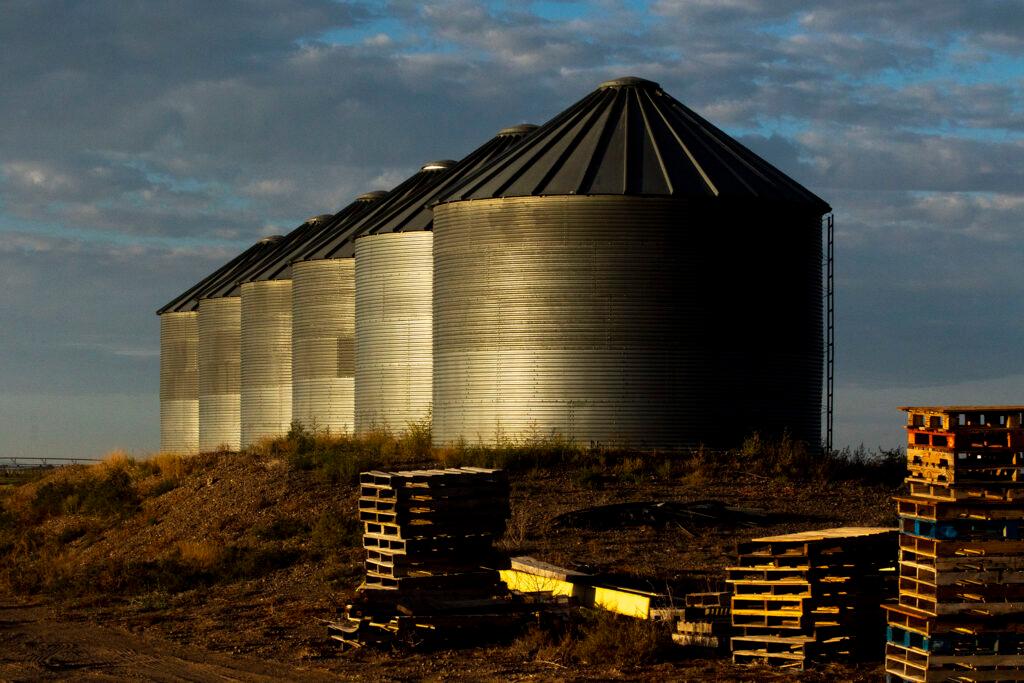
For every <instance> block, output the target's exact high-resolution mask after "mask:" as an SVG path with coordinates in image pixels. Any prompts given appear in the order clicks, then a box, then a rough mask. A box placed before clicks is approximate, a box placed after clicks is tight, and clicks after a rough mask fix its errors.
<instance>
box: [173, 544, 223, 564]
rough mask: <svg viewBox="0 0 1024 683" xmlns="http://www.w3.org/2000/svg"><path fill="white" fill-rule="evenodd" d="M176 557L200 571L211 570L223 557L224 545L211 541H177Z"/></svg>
mask: <svg viewBox="0 0 1024 683" xmlns="http://www.w3.org/2000/svg"><path fill="white" fill-rule="evenodd" d="M177 554H178V559H180V560H181V562H182V563H183V564H186V565H189V566H190V567H193V568H194V569H198V570H200V571H211V570H213V569H214V568H216V567H217V566H218V565H219V564H220V563H221V561H223V559H224V546H223V545H222V544H220V543H214V542H213V541H178V547H177Z"/></svg>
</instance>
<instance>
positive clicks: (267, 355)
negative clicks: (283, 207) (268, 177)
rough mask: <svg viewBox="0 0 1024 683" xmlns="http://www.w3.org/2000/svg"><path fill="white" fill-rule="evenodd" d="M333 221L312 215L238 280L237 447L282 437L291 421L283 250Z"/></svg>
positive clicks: (287, 272)
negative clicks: (239, 396)
mask: <svg viewBox="0 0 1024 683" xmlns="http://www.w3.org/2000/svg"><path fill="white" fill-rule="evenodd" d="M332 220H333V216H331V215H323V216H315V217H313V218H310V219H309V220H307V221H305V222H304V223H303V224H302V225H300V226H299V227H297V228H296V229H295V230H292V231H291V232H290V233H288V235H286V236H285V237H283V238H281V239H280V240H278V241H277V243H276V244H275V246H274V248H273V249H272V250H270V251H268V253H267V254H265V255H264V256H263V257H262V258H261V260H260V262H259V263H258V264H256V265H254V267H253V268H251V269H250V270H249V272H248V273H246V275H245V276H244V277H242V278H240V280H239V284H240V291H241V300H242V301H241V304H242V305H241V308H242V311H241V393H242V403H241V425H242V446H243V447H245V446H251V445H252V444H254V443H255V442H256V441H258V440H259V439H261V438H264V437H276V436H283V435H284V434H286V433H287V432H288V428H289V426H290V425H291V421H292V281H291V262H290V259H289V253H290V252H291V250H292V249H294V247H295V246H296V245H300V244H303V243H305V242H306V241H307V240H309V239H311V238H312V237H313V236H314V235H316V234H317V233H318V232H319V231H320V230H321V229H323V228H324V227H325V226H327V225H328V224H329V223H330V222H331V221H332Z"/></svg>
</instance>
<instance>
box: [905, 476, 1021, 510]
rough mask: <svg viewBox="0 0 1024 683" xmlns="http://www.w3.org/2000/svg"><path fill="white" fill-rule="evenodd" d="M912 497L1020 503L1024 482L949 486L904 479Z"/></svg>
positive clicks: (947, 500) (946, 500) (908, 478)
mask: <svg viewBox="0 0 1024 683" xmlns="http://www.w3.org/2000/svg"><path fill="white" fill-rule="evenodd" d="M904 481H905V482H906V483H907V487H908V489H909V491H910V495H911V496H914V497H917V498H926V499H929V500H934V501H939V502H967V501H971V502H993V503H1018V504H1019V503H1020V502H1021V501H1024V482H1013V483H1012V484H1007V483H1004V484H998V485H997V484H971V485H970V486H966V485H965V486H948V485H945V484H940V483H935V482H929V481H922V480H920V479H914V478H912V477H907V478H906V479H904Z"/></svg>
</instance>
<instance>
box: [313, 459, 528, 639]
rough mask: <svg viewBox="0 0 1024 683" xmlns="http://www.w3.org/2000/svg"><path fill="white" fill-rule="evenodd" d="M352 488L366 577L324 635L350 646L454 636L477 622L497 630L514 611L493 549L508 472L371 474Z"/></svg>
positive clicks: (505, 504) (504, 511) (504, 514)
mask: <svg viewBox="0 0 1024 683" xmlns="http://www.w3.org/2000/svg"><path fill="white" fill-rule="evenodd" d="M359 481H360V497H359V518H360V520H361V521H362V522H363V526H364V532H365V533H364V534H363V546H364V548H365V549H366V579H365V581H364V583H363V585H362V586H360V588H359V591H360V594H359V597H358V598H357V599H356V600H355V601H353V604H351V605H348V606H347V607H346V610H345V615H344V620H342V621H340V622H337V623H332V624H331V625H330V627H329V631H330V633H331V635H332V636H333V637H335V638H336V639H338V640H341V641H342V642H345V643H347V644H350V645H356V644H365V643H367V642H379V641H385V640H391V639H394V638H395V637H399V638H401V639H404V640H407V641H413V640H416V639H419V638H423V639H425V638H427V637H429V636H437V637H443V638H452V637H457V636H458V635H460V634H461V635H465V633H466V631H467V630H470V629H472V628H473V627H474V624H478V623H480V621H481V620H484V621H486V622H487V623H488V625H489V626H490V627H492V628H493V627H496V626H500V625H501V623H502V621H503V619H502V615H503V614H506V613H510V612H511V611H512V610H511V609H510V608H511V604H510V603H508V602H507V600H505V599H504V598H507V590H506V589H505V587H504V586H503V585H502V584H501V582H500V580H499V577H498V569H499V568H500V567H499V566H498V560H497V557H496V556H495V555H494V554H493V551H492V544H493V542H494V541H495V540H496V539H497V538H499V537H500V536H501V535H502V534H503V533H504V530H505V522H506V520H507V519H508V516H509V495H508V479H507V477H506V476H505V473H504V472H503V471H501V470H493V469H483V468H477V467H460V468H449V469H438V470H411V471H404V472H376V471H374V472H364V473H362V474H361V475H360V477H359ZM502 596H504V597H502ZM517 618H518V617H517V616H515V615H511V614H510V615H509V619H510V620H513V619H517Z"/></svg>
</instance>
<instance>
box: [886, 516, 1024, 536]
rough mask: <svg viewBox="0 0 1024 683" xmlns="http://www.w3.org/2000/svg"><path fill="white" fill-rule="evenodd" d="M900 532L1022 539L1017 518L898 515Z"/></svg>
mask: <svg viewBox="0 0 1024 683" xmlns="http://www.w3.org/2000/svg"><path fill="white" fill-rule="evenodd" d="M900 532H901V533H903V534H906V535H910V536H920V537H922V538H932V539H939V540H951V539H965V540H974V541H981V540H992V541H996V540H1008V541H1019V540H1021V539H1022V537H1024V536H1022V532H1024V528H1022V521H1021V520H1018V519H995V520H987V519H953V520H942V521H934V520H930V519H922V518H920V517H907V516H901V517H900Z"/></svg>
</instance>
